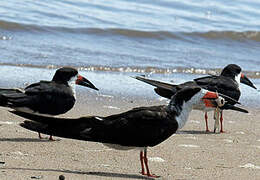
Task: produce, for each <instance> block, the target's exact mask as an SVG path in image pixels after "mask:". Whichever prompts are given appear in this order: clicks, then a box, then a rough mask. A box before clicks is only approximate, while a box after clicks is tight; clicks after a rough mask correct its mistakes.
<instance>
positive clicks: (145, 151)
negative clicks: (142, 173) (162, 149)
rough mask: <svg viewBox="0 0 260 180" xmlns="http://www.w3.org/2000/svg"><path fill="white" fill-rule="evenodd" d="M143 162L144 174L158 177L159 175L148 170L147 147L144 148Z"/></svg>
mask: <svg viewBox="0 0 260 180" xmlns="http://www.w3.org/2000/svg"><path fill="white" fill-rule="evenodd" d="M144 164H145V167H146V172H147V173H146V175H147V176H148V177H153V178H158V177H160V176H156V175H154V174H151V173H150V170H149V167H148V158H147V148H145V149H144Z"/></svg>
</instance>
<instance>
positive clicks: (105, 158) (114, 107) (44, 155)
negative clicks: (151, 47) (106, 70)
mask: <svg viewBox="0 0 260 180" xmlns="http://www.w3.org/2000/svg"><path fill="white" fill-rule="evenodd" d="M134 99H135V98H133V99H132V100H131V99H120V98H111V97H109V96H102V97H96V96H91V97H88V101H87V102H84V103H80V102H79V103H77V104H76V106H75V108H74V109H73V110H71V111H69V112H68V113H67V114H64V115H63V117H78V116H81V115H91V114H92V115H93V114H96V115H109V114H114V113H120V112H123V111H126V110H129V109H130V108H133V107H138V106H149V105H155V104H162V103H165V102H158V101H154V100H145V99H141V98H139V99H138V100H134ZM90 105H91V106H90ZM249 111H250V113H249V114H243V113H236V112H232V111H225V112H224V130H225V131H226V133H223V134H219V133H216V134H214V133H205V132H204V130H205V122H204V115H203V113H202V112H200V111H192V113H191V114H190V117H189V121H188V123H187V124H186V125H185V126H184V128H183V129H181V130H180V131H179V132H178V133H177V134H175V135H173V136H171V137H170V138H169V139H167V140H166V141H164V142H163V143H161V144H159V145H158V146H156V147H151V148H149V149H148V157H149V158H150V161H149V166H150V169H151V171H152V173H155V174H156V175H160V176H161V177H160V178H159V179H169V180H171V179H260V158H259V157H260V121H259V119H260V113H259V112H260V111H259V110H249ZM0 114H1V118H0V132H1V133H0V143H1V145H0V179H1V180H10V179H46V180H52V179H53V180H55V179H59V178H58V177H59V175H61V174H62V175H64V176H65V179H70V180H72V179H73V180H78V179H79V180H81V179H98V180H99V179H147V178H146V177H144V176H141V175H140V174H139V171H140V162H139V151H137V150H130V151H118V150H113V149H110V148H108V147H106V146H104V145H102V144H100V143H93V142H84V141H78V140H71V139H64V138H58V137H55V138H56V139H59V140H58V141H54V142H50V141H48V140H39V139H38V135H37V133H35V132H31V131H28V130H26V129H23V128H22V127H20V126H19V123H20V122H22V121H23V120H24V119H23V118H20V117H17V116H15V115H13V114H11V113H9V112H8V111H7V109H6V108H0ZM212 116H213V113H209V122H210V129H211V130H212V129H213V119H212ZM44 136H46V137H47V135H44ZM1 162H4V164H1Z"/></svg>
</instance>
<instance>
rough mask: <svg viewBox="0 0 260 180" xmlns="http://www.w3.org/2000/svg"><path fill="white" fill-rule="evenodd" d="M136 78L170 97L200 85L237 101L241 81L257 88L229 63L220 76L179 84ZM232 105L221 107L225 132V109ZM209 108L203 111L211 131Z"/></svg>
mask: <svg viewBox="0 0 260 180" xmlns="http://www.w3.org/2000/svg"><path fill="white" fill-rule="evenodd" d="M135 78H136V79H138V80H140V81H143V82H145V83H148V84H151V85H153V86H155V87H156V88H155V89H154V90H155V92H156V93H157V94H159V95H160V96H162V97H165V98H168V99H170V98H171V97H172V96H173V95H174V94H175V93H176V92H178V91H179V90H180V89H182V88H184V87H189V86H200V87H202V88H203V89H207V90H210V91H213V92H219V93H221V94H223V95H226V96H229V97H231V98H233V99H234V100H236V101H238V100H239V97H240V94H241V92H240V82H241V83H244V84H246V85H248V86H250V87H252V88H255V89H256V87H255V86H254V84H253V83H252V82H251V81H250V80H249V79H248V78H247V76H246V75H245V74H243V73H242V72H241V68H240V67H239V66H238V65H236V64H229V65H227V66H226V67H225V68H224V69H223V70H222V72H221V74H220V75H219V76H214V75H211V76H206V77H201V78H197V79H194V80H193V81H188V82H185V83H183V84H178V85H174V84H169V83H165V82H160V81H156V80H152V79H148V78H144V77H142V76H137V77H135ZM227 101H229V100H227ZM230 105H234V104H233V103H232V102H229V103H227V104H226V105H225V106H223V107H222V108H221V109H220V124H221V127H220V132H224V131H223V110H224V109H232V108H237V107H235V106H230ZM194 109H197V108H196V106H194ZM199 110H201V109H199ZM209 110H212V109H208V108H203V111H205V121H206V131H209V128H208V116H207V111H209ZM242 112H245V113H247V111H242ZM215 130H216V127H214V132H215Z"/></svg>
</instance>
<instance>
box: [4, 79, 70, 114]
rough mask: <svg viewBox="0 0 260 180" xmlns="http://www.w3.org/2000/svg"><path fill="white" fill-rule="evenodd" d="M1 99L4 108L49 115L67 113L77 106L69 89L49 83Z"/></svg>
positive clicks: (6, 94)
mask: <svg viewBox="0 0 260 180" xmlns="http://www.w3.org/2000/svg"><path fill="white" fill-rule="evenodd" d="M1 99H3V101H2V102H5V105H4V104H2V106H8V107H11V108H13V109H17V110H26V111H30V112H37V113H42V114H49V115H58V114H62V113H65V112H67V111H68V110H70V109H71V108H72V107H73V105H74V104H75V98H74V96H73V94H72V91H71V89H70V88H69V87H67V86H66V85H63V84H57V83H54V82H49V81H41V82H38V83H34V84H31V85H29V86H27V87H26V88H25V89H24V92H23V91H21V92H14V93H5V94H1Z"/></svg>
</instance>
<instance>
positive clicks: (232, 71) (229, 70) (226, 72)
mask: <svg viewBox="0 0 260 180" xmlns="http://www.w3.org/2000/svg"><path fill="white" fill-rule="evenodd" d="M241 71H242V70H241V67H239V66H238V65H236V64H229V65H227V66H226V67H224V69H223V70H222V72H221V75H222V76H226V77H230V78H233V79H234V78H235V77H236V76H237V75H238V74H240V73H241Z"/></svg>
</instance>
